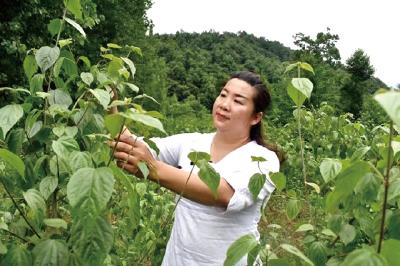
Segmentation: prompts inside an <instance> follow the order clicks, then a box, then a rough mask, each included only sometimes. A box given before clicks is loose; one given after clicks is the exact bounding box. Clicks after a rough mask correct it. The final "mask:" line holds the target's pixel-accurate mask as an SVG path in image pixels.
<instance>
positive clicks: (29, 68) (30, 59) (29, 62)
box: [23, 55, 38, 80]
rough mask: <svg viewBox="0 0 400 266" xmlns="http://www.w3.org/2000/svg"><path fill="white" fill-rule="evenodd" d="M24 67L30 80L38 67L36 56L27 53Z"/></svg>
mask: <svg viewBox="0 0 400 266" xmlns="http://www.w3.org/2000/svg"><path fill="white" fill-rule="evenodd" d="M23 67H24V72H25V75H26V77H27V78H28V80H30V79H31V77H32V76H33V74H35V73H36V71H37V69H38V66H37V64H36V60H35V57H34V56H33V55H27V56H26V57H25V59H24V63H23Z"/></svg>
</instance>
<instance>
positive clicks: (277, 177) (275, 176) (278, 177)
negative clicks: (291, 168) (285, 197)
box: [270, 172, 286, 191]
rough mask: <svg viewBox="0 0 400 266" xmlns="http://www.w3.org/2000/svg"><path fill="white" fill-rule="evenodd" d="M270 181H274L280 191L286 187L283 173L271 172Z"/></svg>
mask: <svg viewBox="0 0 400 266" xmlns="http://www.w3.org/2000/svg"><path fill="white" fill-rule="evenodd" d="M270 177H271V180H272V182H274V184H275V186H276V189H278V191H282V190H283V189H284V188H285V187H286V176H285V174H283V173H280V172H278V173H272V174H271V175H270Z"/></svg>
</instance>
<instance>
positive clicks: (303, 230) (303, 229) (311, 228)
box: [296, 224, 314, 232]
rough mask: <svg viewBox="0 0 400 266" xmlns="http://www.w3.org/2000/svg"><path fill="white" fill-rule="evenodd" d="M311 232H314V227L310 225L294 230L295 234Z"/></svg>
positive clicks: (303, 225)
mask: <svg viewBox="0 0 400 266" xmlns="http://www.w3.org/2000/svg"><path fill="white" fill-rule="evenodd" d="M312 230H314V226H313V225H312V224H302V225H300V226H299V228H297V229H296V232H307V231H312Z"/></svg>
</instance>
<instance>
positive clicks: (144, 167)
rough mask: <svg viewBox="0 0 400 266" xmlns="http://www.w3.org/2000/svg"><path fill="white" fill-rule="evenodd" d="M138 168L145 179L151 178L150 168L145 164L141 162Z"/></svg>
mask: <svg viewBox="0 0 400 266" xmlns="http://www.w3.org/2000/svg"><path fill="white" fill-rule="evenodd" d="M138 168H139V170H140V172H142V175H143V178H144V179H147V177H148V176H149V173H150V172H149V168H148V167H147V165H146V163H145V162H139V163H138Z"/></svg>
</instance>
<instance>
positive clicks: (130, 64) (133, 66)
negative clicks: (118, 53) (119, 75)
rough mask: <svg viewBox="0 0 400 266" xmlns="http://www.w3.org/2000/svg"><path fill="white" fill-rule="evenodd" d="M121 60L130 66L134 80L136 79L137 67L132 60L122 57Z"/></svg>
mask: <svg viewBox="0 0 400 266" xmlns="http://www.w3.org/2000/svg"><path fill="white" fill-rule="evenodd" d="M121 59H122V60H123V61H124V62H125V64H127V65H128V67H129V69H130V70H131V74H132V79H133V78H134V77H135V73H136V67H135V65H134V64H133V62H132V60H130V59H129V58H127V57H121Z"/></svg>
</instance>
